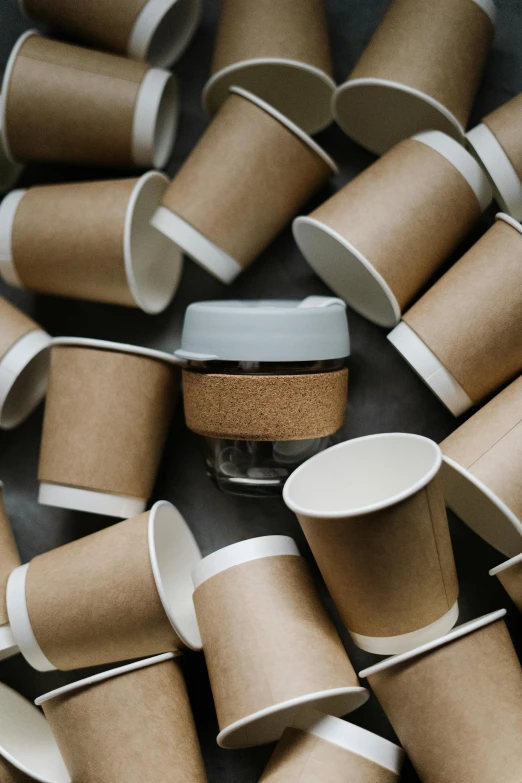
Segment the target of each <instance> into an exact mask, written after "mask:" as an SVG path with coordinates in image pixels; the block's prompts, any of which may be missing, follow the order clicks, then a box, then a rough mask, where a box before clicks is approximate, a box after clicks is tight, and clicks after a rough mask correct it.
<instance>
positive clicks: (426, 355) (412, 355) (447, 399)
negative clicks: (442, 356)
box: [388, 321, 473, 416]
mask: <svg viewBox="0 0 522 783" xmlns="http://www.w3.org/2000/svg"><path fill="white" fill-rule="evenodd" d="M388 340H389V341H390V342H391V343H392V345H394V346H395V348H396V349H397V350H398V351H399V353H400V354H401V355H402V356H403V358H404V359H405V360H406V361H407V362H408V364H409V365H410V367H411V368H412V369H413V370H415V372H416V373H417V375H419V376H420V378H422V380H423V381H424V383H425V384H426V385H427V386H429V388H430V389H431V390H432V392H433V393H434V394H436V395H437V397H438V398H439V400H441V402H443V403H444V405H445V406H446V407H447V408H448V409H449V410H450V411H451V413H452V414H453V415H454V416H460V415H461V414H462V413H465V411H467V410H469V409H470V408H472V407H473V400H471V399H470V398H469V397H468V395H467V394H466V392H465V391H464V389H463V388H462V386H461V385H460V384H459V383H458V381H456V380H455V378H454V377H453V375H451V373H450V372H449V371H448V370H447V369H446V368H445V367H444V365H443V364H442V362H440V361H439V359H437V357H436V356H435V354H434V353H433V351H431V350H430V349H429V348H428V346H427V345H426V344H425V343H424V342H423V341H422V340H421V339H420V337H418V336H417V334H415V332H414V331H413V329H411V328H410V327H409V326H408V324H406V323H405V322H404V321H401V323H400V324H399V325H398V326H396V327H395V329H394V330H393V331H392V332H390V334H389V335H388Z"/></svg>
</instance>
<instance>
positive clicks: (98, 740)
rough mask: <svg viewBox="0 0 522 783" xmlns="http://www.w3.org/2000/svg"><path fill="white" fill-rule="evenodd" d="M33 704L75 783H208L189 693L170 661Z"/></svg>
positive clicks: (104, 677)
mask: <svg viewBox="0 0 522 783" xmlns="http://www.w3.org/2000/svg"><path fill="white" fill-rule="evenodd" d="M36 704H38V705H41V706H42V707H43V710H44V712H45V715H46V716H47V719H48V721H49V724H50V726H51V728H52V730H53V733H54V736H55V737H56V742H57V744H58V747H59V748H60V750H61V752H62V755H63V758H64V761H65V764H66V766H67V769H68V770H69V773H70V775H71V778H72V780H73V783H74V781H82V783H101V781H111V783H138V782H139V781H147V783H165V781H167V780H168V781H169V783H206V780H207V777H206V774H205V768H204V766H203V760H202V758H201V750H200V747H199V742H198V738H197V734H196V728H195V726H194V718H193V716H192V710H191V708H190V702H189V699H188V695H187V689H186V687H185V682H184V679H183V674H182V673H181V669H180V667H179V665H178V663H177V661H176V660H175V659H174V655H173V654H172V653H167V654H165V655H158V656H156V657H154V658H148V659H147V660H144V661H137V662H136V663H131V664H128V665H127V666H121V667H119V668H117V669H111V670H109V671H106V672H102V673H101V674H96V675H94V676H93V677H87V678H86V679H84V680H79V681H78V682H73V683H71V684H70V685H65V686H64V687H63V688H58V689H57V690H54V691H51V692H50V693H46V694H44V695H43V696H40V697H39V698H38V699H36Z"/></svg>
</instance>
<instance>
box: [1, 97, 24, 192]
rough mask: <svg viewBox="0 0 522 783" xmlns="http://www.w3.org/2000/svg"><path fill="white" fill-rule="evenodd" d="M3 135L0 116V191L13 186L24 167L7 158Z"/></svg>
mask: <svg viewBox="0 0 522 783" xmlns="http://www.w3.org/2000/svg"><path fill="white" fill-rule="evenodd" d="M1 104H2V96H1V94H0V106H1ZM3 135H4V134H3V128H2V124H1V117H0V193H7V192H8V191H9V190H11V188H13V187H14V186H15V184H16V182H17V181H18V179H19V177H20V176H21V174H22V171H23V170H24V167H23V166H22V165H21V164H20V163H15V162H14V161H12V160H11V159H10V158H9V156H8V154H7V152H6V150H5V146H4V139H3Z"/></svg>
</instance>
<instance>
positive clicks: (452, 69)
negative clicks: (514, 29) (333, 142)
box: [333, 0, 496, 155]
mask: <svg viewBox="0 0 522 783" xmlns="http://www.w3.org/2000/svg"><path fill="white" fill-rule="evenodd" d="M495 18H496V8H495V5H494V3H493V0H461V2H458V3H455V2H454V1H453V0H434V1H433V2H430V3H418V2H417V0H394V2H392V4H391V5H390V6H389V8H388V11H387V13H386V15H385V17H384V19H383V21H382V23H381V25H380V26H379V28H378V29H377V31H376V33H375V34H374V36H373V38H372V39H371V41H370V43H369V44H368V46H367V47H366V50H365V51H364V52H363V54H362V56H361V58H360V59H359V62H358V63H357V65H356V66H355V68H354V70H353V71H352V73H351V74H350V76H349V78H348V81H346V82H345V83H344V84H343V85H341V87H339V88H338V89H337V92H336V93H335V96H334V100H333V114H334V117H335V119H336V120H337V122H338V123H339V125H340V126H341V128H342V129H343V130H344V131H345V132H346V133H347V134H348V135H349V136H351V138H352V139H354V141H356V142H358V143H359V144H361V145H362V146H363V147H366V149H368V150H370V151H371V152H374V153H376V154H379V155H380V154H382V153H383V152H386V150H388V149H390V147H393V145H394V144H396V143H397V142H399V141H401V140H402V139H405V138H408V136H412V135H413V134H415V133H419V132H420V131H425V130H439V131H443V132H444V133H447V134H449V135H450V136H453V138H455V139H456V140H457V141H463V139H464V132H465V128H466V125H467V122H468V118H469V115H470V112H471V108H472V105H473V102H474V99H475V94H476V92H477V89H478V86H479V84H480V80H481V77H482V72H483V69H484V65H485V63H486V59H487V56H488V53H489V49H490V46H491V43H492V40H493V35H494V30H495Z"/></svg>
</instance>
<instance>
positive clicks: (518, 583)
mask: <svg viewBox="0 0 522 783" xmlns="http://www.w3.org/2000/svg"><path fill="white" fill-rule="evenodd" d="M489 575H490V576H496V577H497V579H498V581H499V582H500V584H501V585H502V587H503V588H504V589H505V590H506V592H507V594H508V595H509V597H510V598H511V600H512V601H513V603H514V604H515V606H516V607H517V609H519V610H520V611H521V612H522V554H519V555H516V556H515V557H512V558H511V559H510V560H506V562H505V563H501V564H500V565H498V566H496V568H492V569H491V571H490V572H489Z"/></svg>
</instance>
